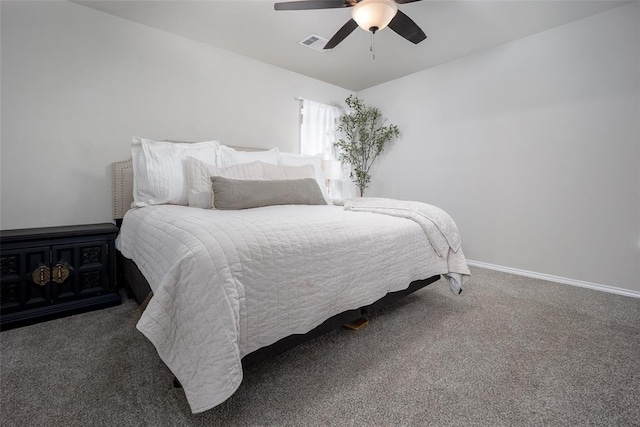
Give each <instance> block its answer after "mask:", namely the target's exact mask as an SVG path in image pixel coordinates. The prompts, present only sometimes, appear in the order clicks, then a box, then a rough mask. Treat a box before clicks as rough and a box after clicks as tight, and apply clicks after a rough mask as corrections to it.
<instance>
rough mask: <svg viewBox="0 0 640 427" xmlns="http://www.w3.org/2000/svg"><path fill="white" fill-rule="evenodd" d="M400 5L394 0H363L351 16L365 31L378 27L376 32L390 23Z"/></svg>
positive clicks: (355, 7)
mask: <svg viewBox="0 0 640 427" xmlns="http://www.w3.org/2000/svg"><path fill="white" fill-rule="evenodd" d="M397 12H398V6H397V5H396V3H395V2H394V1H393V0H362V1H361V2H358V3H357V4H356V5H355V6H354V7H353V11H352V12H351V17H352V18H353V20H354V21H356V22H357V23H358V26H359V27H360V28H362V29H363V30H365V31H371V29H372V28H376V30H375V31H376V32H377V31H380V30H382V29H383V28H384V27H386V26H387V25H389V22H391V20H392V19H393V17H394V16H396V13H397Z"/></svg>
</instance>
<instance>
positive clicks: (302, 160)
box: [280, 153, 330, 203]
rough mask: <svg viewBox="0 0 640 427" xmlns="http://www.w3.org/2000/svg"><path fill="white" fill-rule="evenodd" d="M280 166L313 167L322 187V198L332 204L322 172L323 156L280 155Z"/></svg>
mask: <svg viewBox="0 0 640 427" xmlns="http://www.w3.org/2000/svg"><path fill="white" fill-rule="evenodd" d="M280 164H281V165H283V166H304V165H313V167H314V169H315V176H314V178H315V179H316V181H317V182H318V185H319V186H320V190H321V191H322V197H324V199H325V200H326V201H327V203H330V199H329V194H328V193H327V184H326V182H325V179H324V173H323V172H322V154H318V155H317V156H309V155H306V154H294V153H280Z"/></svg>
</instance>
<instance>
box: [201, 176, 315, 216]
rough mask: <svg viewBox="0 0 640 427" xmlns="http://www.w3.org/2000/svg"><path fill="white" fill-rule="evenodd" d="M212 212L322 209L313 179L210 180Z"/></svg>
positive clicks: (221, 178) (215, 178)
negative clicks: (292, 207)
mask: <svg viewBox="0 0 640 427" xmlns="http://www.w3.org/2000/svg"><path fill="white" fill-rule="evenodd" d="M211 183H212V186H213V194H214V197H213V205H214V207H215V208H216V209H249V208H259V207H262V206H271V205H326V204H327V202H326V201H325V200H324V197H322V191H321V190H320V187H319V186H318V183H317V181H316V180H315V179H313V178H304V179H282V180H260V181H257V180H244V179H230V178H223V177H221V176H212V177H211Z"/></svg>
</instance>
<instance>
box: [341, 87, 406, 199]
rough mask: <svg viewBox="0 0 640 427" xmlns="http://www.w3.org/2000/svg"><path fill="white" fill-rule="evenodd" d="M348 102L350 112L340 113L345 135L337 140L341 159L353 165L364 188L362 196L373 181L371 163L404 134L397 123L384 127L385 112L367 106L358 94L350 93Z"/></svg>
mask: <svg viewBox="0 0 640 427" xmlns="http://www.w3.org/2000/svg"><path fill="white" fill-rule="evenodd" d="M345 103H346V104H347V106H348V107H349V109H350V111H349V112H347V113H345V114H343V115H342V116H340V119H339V122H340V124H339V125H338V128H337V130H338V132H339V133H340V134H341V135H342V138H340V139H339V140H338V141H337V142H335V143H334V146H335V148H336V149H337V152H338V158H339V159H340V160H341V161H342V162H344V163H348V164H350V165H351V173H350V175H349V176H350V178H351V180H352V181H353V182H354V183H355V184H356V185H357V186H358V188H359V189H360V196H364V192H365V190H366V189H367V187H368V186H369V183H370V182H371V174H370V172H369V171H370V170H371V166H372V165H373V162H374V161H375V160H376V158H378V156H379V155H380V153H382V151H383V150H384V147H385V145H386V144H387V143H388V142H390V141H391V140H392V139H394V138H397V137H398V135H399V134H400V132H399V130H398V127H397V126H396V125H389V126H382V125H381V124H382V122H383V120H382V113H381V112H380V110H379V109H378V108H376V107H367V106H366V105H365V104H364V102H362V100H360V99H359V98H358V97H357V96H354V95H349V97H348V98H347V99H346V101H345Z"/></svg>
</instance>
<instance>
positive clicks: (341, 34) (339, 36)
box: [324, 19, 358, 49]
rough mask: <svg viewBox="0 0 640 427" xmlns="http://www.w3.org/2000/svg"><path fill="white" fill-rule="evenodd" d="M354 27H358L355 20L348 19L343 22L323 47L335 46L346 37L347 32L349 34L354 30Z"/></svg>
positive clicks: (330, 47)
mask: <svg viewBox="0 0 640 427" xmlns="http://www.w3.org/2000/svg"><path fill="white" fill-rule="evenodd" d="M356 28H358V23H357V22H356V21H354V20H353V19H349V20H348V21H347V23H346V24H344V25H343V26H342V28H340V29H339V30H338V32H337V33H335V34H334V35H333V37H331V40H329V41H328V42H327V44H326V45H325V46H324V48H325V49H333V48H334V47H336V46H337V45H338V44H339V43H340V42H341V41H342V40H344V39H346V38H347V36H348V35H349V34H351V33H352V32H353V30H355V29H356Z"/></svg>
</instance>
